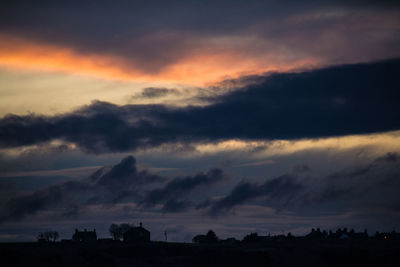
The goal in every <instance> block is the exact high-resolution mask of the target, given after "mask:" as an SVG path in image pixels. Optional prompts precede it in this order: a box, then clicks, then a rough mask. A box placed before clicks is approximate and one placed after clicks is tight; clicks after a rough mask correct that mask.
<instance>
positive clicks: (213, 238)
mask: <svg viewBox="0 0 400 267" xmlns="http://www.w3.org/2000/svg"><path fill="white" fill-rule="evenodd" d="M206 242H207V243H217V242H218V237H217V235H216V234H215V232H214V231H213V230H209V231H208V232H207V234H206Z"/></svg>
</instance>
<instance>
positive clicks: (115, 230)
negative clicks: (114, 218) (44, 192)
mask: <svg viewBox="0 0 400 267" xmlns="http://www.w3.org/2000/svg"><path fill="white" fill-rule="evenodd" d="M108 231H109V232H110V235H111V237H112V238H113V239H114V240H120V239H121V236H122V233H121V229H120V227H119V226H118V225H117V224H115V223H113V224H111V225H110V228H109V229H108Z"/></svg>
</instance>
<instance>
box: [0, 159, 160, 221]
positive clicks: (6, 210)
mask: <svg viewBox="0 0 400 267" xmlns="http://www.w3.org/2000/svg"><path fill="white" fill-rule="evenodd" d="M164 180H165V178H164V177H161V176H157V175H153V174H150V173H148V172H147V171H138V170H137V169H136V160H135V158H133V157H132V156H129V157H126V158H125V159H123V160H122V161H121V162H120V163H119V164H117V165H115V166H113V167H112V168H111V169H109V170H107V169H106V168H101V169H99V170H98V171H96V172H94V173H93V174H92V175H91V176H89V177H88V178H87V179H84V180H80V181H67V182H64V183H62V184H57V185H52V186H49V187H46V188H44V189H39V190H36V191H34V192H32V193H24V194H21V195H19V196H16V197H13V198H11V199H10V200H9V201H7V202H6V203H3V205H2V206H3V207H2V209H1V215H0V221H5V220H12V219H21V218H23V217H24V216H26V215H29V214H35V213H36V212H38V211H41V210H46V209H49V208H54V207H58V206H60V205H61V206H64V207H66V208H67V211H66V214H70V215H71V214H73V213H74V212H76V211H77V210H79V209H78V208H77V207H79V205H84V204H85V203H91V204H96V203H98V204H113V203H116V202H119V201H121V200H122V199H135V198H138V197H139V195H138V194H139V193H138V191H137V189H138V188H139V187H142V186H144V185H146V184H151V183H157V182H158V183H160V182H163V181H164ZM73 211H74V212H73Z"/></svg>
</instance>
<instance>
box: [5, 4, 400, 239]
mask: <svg viewBox="0 0 400 267" xmlns="http://www.w3.org/2000/svg"><path fill="white" fill-rule="evenodd" d="M399 47H400V5H399V4H398V3H397V1H311V0H305V1H289V0H288V1H285V0H284V1H272V0H271V1H232V0H230V1H79V2H75V1H2V2H1V4H0V241H21V240H28V241H29V240H31V241H32V240H34V238H35V236H36V235H37V234H38V232H41V231H46V230H57V231H59V232H60V236H61V238H70V237H71V235H72V233H73V231H74V229H75V228H77V227H78V228H96V229H97V231H98V233H99V235H100V236H101V237H108V236H109V234H108V231H107V229H108V226H109V225H110V224H111V223H126V222H128V223H135V224H138V223H139V222H143V224H144V226H145V227H147V228H148V229H149V230H150V231H151V232H152V239H153V240H163V238H164V231H167V233H168V238H169V240H171V241H190V240H191V238H192V237H193V236H194V235H195V234H199V233H204V232H205V231H207V230H208V229H213V230H214V231H215V232H216V233H217V235H218V236H220V237H222V238H225V237H231V236H233V237H236V238H242V237H243V236H244V235H245V234H247V233H250V232H254V231H257V232H258V233H259V234H261V235H263V234H266V233H269V232H270V233H271V234H280V233H282V232H285V233H287V232H289V231H291V232H292V233H294V234H304V233H306V232H307V231H309V229H310V228H312V227H320V228H323V229H336V228H338V227H344V226H347V227H351V228H355V229H356V230H364V229H365V228H367V229H368V230H369V232H370V233H374V232H375V231H376V230H380V231H391V230H393V229H396V230H400V224H399V222H400V105H399V101H400V80H399V78H398V77H400V49H399Z"/></svg>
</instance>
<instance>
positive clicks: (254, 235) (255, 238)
mask: <svg viewBox="0 0 400 267" xmlns="http://www.w3.org/2000/svg"><path fill="white" fill-rule="evenodd" d="M257 241H258V234H257V233H250V234H248V235H246V236H245V237H244V238H243V240H242V242H243V243H254V242H257Z"/></svg>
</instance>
